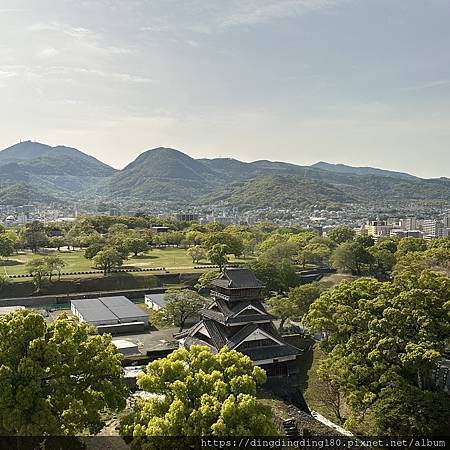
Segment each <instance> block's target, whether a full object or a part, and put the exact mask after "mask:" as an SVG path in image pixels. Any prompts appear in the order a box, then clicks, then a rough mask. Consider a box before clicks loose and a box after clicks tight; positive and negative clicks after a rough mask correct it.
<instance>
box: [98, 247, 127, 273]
mask: <svg viewBox="0 0 450 450" xmlns="http://www.w3.org/2000/svg"><path fill="white" fill-rule="evenodd" d="M92 261H93V263H94V267H96V268H97V269H100V270H103V275H106V274H107V273H109V272H111V271H112V270H113V269H116V268H118V267H120V266H121V265H122V264H123V256H122V255H121V254H120V253H119V252H118V251H117V250H116V249H115V248H111V247H107V248H105V249H104V250H101V251H99V252H98V253H97V254H96V255H95V256H94V258H93V259H92Z"/></svg>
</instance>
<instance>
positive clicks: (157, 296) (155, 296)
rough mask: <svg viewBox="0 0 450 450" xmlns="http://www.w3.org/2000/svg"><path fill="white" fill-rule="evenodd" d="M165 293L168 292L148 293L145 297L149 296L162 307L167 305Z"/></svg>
mask: <svg viewBox="0 0 450 450" xmlns="http://www.w3.org/2000/svg"><path fill="white" fill-rule="evenodd" d="M165 295H166V294H146V295H145V298H149V299H150V300H151V301H152V302H153V303H155V304H156V305H158V306H159V307H160V308H164V306H166V300H165Z"/></svg>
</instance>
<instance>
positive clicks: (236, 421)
mask: <svg viewBox="0 0 450 450" xmlns="http://www.w3.org/2000/svg"><path fill="white" fill-rule="evenodd" d="M265 380H266V375H265V373H264V371H263V370H262V369H261V368H260V367H258V366H254V365H253V364H252V361H251V360H250V358H249V357H248V356H244V355H242V354H241V353H238V352H236V351H233V350H228V349H227V347H224V348H223V349H221V350H220V352H219V353H218V354H216V355H214V354H213V353H212V352H211V350H210V349H209V348H208V347H203V346H193V347H191V348H190V350H189V351H188V350H185V349H179V350H176V351H174V352H173V353H171V354H170V355H169V356H168V357H166V358H164V359H159V360H157V361H154V362H152V363H150V364H149V365H148V366H147V369H146V371H145V374H143V375H142V376H140V377H139V379H138V385H139V387H140V388H141V389H143V390H144V391H147V392H149V393H150V394H152V395H151V397H150V398H149V399H148V400H142V401H138V403H137V405H136V407H135V409H134V411H133V412H132V413H131V414H130V415H129V416H128V417H126V418H125V419H124V420H123V421H122V423H121V433H122V434H123V435H125V436H131V435H132V436H133V437H134V439H135V440H136V441H137V442H136V447H139V448H141V446H142V445H143V444H144V442H145V437H146V436H149V437H150V436H275V435H277V431H276V428H275V426H274V423H273V414H272V411H271V409H270V407H268V406H266V405H263V404H262V403H260V402H259V401H258V400H257V399H256V396H255V395H256V388H257V386H260V385H262V384H263V383H264V382H265Z"/></svg>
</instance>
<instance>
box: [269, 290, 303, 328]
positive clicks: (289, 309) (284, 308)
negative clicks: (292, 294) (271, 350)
mask: <svg viewBox="0 0 450 450" xmlns="http://www.w3.org/2000/svg"><path fill="white" fill-rule="evenodd" d="M267 305H268V306H269V313H270V314H272V315H274V316H275V317H277V318H278V319H280V325H279V330H280V331H282V330H283V327H284V323H285V322H286V320H288V319H292V318H293V317H294V316H295V314H296V310H295V305H294V304H293V303H292V302H291V301H290V299H289V298H287V297H283V296H282V295H277V296H275V297H271V298H269V300H267Z"/></svg>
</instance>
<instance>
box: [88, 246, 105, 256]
mask: <svg viewBox="0 0 450 450" xmlns="http://www.w3.org/2000/svg"><path fill="white" fill-rule="evenodd" d="M104 249H105V244H101V243H94V244H91V245H90V246H89V247H88V248H86V250H85V251H84V257H85V258H86V259H93V258H94V257H95V256H96V255H97V254H98V253H99V252H101V251H102V250H104Z"/></svg>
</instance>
